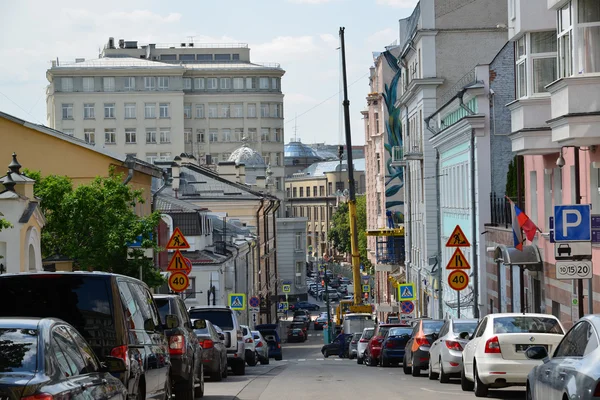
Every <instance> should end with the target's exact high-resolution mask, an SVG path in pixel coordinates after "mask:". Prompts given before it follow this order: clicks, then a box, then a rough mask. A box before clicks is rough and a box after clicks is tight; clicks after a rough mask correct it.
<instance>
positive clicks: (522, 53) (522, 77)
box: [515, 36, 527, 98]
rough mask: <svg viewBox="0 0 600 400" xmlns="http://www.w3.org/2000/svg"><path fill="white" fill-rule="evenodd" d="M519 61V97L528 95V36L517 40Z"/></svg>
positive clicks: (516, 53)
mask: <svg viewBox="0 0 600 400" xmlns="http://www.w3.org/2000/svg"><path fill="white" fill-rule="evenodd" d="M515 46H516V51H515V55H516V60H515V61H516V62H517V98H521V97H525V96H527V47H526V46H527V37H526V36H523V37H522V38H520V39H519V40H517V41H516V42H515Z"/></svg>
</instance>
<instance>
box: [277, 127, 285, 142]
mask: <svg viewBox="0 0 600 400" xmlns="http://www.w3.org/2000/svg"><path fill="white" fill-rule="evenodd" d="M281 131H282V129H281V128H275V141H276V142H283V136H282V135H281Z"/></svg>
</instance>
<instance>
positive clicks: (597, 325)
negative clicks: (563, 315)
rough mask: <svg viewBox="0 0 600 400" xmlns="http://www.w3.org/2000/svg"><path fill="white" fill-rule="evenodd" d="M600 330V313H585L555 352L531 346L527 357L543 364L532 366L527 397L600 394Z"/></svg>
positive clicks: (554, 399)
mask: <svg viewBox="0 0 600 400" xmlns="http://www.w3.org/2000/svg"><path fill="white" fill-rule="evenodd" d="M598 332H600V316H598V315H586V316H585V317H583V318H582V319H580V320H579V321H578V322H577V323H576V324H575V325H574V326H573V327H572V328H571V329H570V330H569V332H567V334H566V335H565V336H564V337H563V339H562V341H561V342H560V343H559V344H558V346H557V347H556V350H555V351H554V353H549V352H548V350H547V348H546V346H536V345H533V346H532V347H529V348H528V349H527V351H525V356H526V357H527V358H528V359H530V360H536V361H539V360H542V362H543V363H542V364H539V365H537V366H535V367H533V369H532V370H531V372H529V375H528V376H527V389H526V393H527V394H526V396H527V399H528V400H531V399H543V400H563V399H576V398H580V399H590V398H592V397H593V398H598V397H600V384H599V382H600V370H599V369H598V365H599V364H600V350H599V346H598V343H600V338H599V337H598ZM549 354H552V358H551V359H549V358H548V355H549Z"/></svg>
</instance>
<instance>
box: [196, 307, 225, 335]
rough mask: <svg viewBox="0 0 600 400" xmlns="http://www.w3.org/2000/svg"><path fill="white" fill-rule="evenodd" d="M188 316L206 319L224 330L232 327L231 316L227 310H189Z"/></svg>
mask: <svg viewBox="0 0 600 400" xmlns="http://www.w3.org/2000/svg"><path fill="white" fill-rule="evenodd" d="M190 318H192V319H207V320H209V321H210V322H212V323H213V325H218V326H219V327H220V328H221V329H223V330H226V331H229V330H232V329H233V318H232V317H231V311H228V310H191V311H190Z"/></svg>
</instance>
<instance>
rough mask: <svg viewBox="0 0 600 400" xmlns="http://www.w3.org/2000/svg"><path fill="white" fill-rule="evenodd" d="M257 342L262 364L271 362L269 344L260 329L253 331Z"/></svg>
mask: <svg viewBox="0 0 600 400" xmlns="http://www.w3.org/2000/svg"><path fill="white" fill-rule="evenodd" d="M252 336H253V337H254V343H256V355H257V356H258V360H259V361H260V363H261V364H263V365H266V364H269V344H268V343H267V341H266V340H265V338H264V337H263V335H262V334H261V333H260V332H259V331H252Z"/></svg>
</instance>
